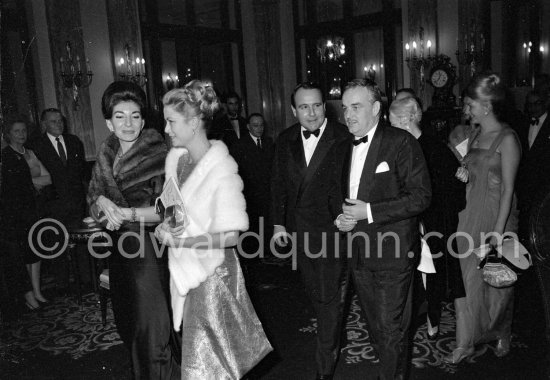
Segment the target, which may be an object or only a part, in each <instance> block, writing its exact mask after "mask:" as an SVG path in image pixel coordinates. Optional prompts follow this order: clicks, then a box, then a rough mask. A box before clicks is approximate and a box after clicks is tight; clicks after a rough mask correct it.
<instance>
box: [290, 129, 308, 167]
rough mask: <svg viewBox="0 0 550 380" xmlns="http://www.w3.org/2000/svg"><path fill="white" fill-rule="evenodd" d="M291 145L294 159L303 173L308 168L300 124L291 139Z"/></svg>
mask: <svg viewBox="0 0 550 380" xmlns="http://www.w3.org/2000/svg"><path fill="white" fill-rule="evenodd" d="M289 146H290V154H291V156H292V160H293V161H294V163H295V164H296V166H297V167H298V169H299V170H300V173H301V175H302V174H303V172H304V171H305V169H306V156H305V153H304V144H302V138H301V136H300V127H299V126H298V128H297V133H295V134H294V136H293V139H292V140H290V141H289Z"/></svg>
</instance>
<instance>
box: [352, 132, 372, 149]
mask: <svg viewBox="0 0 550 380" xmlns="http://www.w3.org/2000/svg"><path fill="white" fill-rule="evenodd" d="M368 141H369V136H368V135H366V136H363V137H361V138H360V139H356V140H353V145H354V146H357V145H359V144H362V143H366V142H368Z"/></svg>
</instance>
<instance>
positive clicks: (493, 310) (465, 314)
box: [455, 131, 517, 348]
mask: <svg viewBox="0 0 550 380" xmlns="http://www.w3.org/2000/svg"><path fill="white" fill-rule="evenodd" d="M505 133H506V131H502V132H501V133H500V134H499V135H498V136H497V137H496V138H495V140H494V142H493V143H492V145H491V147H490V148H489V149H482V148H473V147H470V150H469V152H468V154H467V155H466V157H465V158H464V161H465V163H466V165H467V168H468V172H469V178H468V184H467V187H466V208H465V209H464V210H463V211H462V212H461V213H460V214H459V223H458V232H461V233H466V234H469V235H470V236H471V237H472V239H473V247H479V246H480V245H481V244H483V243H485V242H484V241H483V242H482V241H481V237H480V236H481V234H482V233H489V232H492V231H493V228H494V226H495V222H496V220H497V216H498V212H499V204H500V195H501V183H502V172H501V169H502V168H501V157H500V152H498V151H497V148H498V146H499V144H500V142H501V141H502V138H503V136H504V134H505ZM470 140H471V141H472V139H470ZM505 232H516V233H517V210H516V200H515V196H514V199H513V202H512V207H511V210H510V214H509V217H508V221H507V223H506V227H505ZM457 243H458V253H459V254H461V256H462V255H464V257H461V258H460V266H461V270H462V278H463V281H464V288H465V291H466V297H464V298H459V299H457V300H456V301H455V305H456V318H457V327H456V338H457V347H463V348H467V347H473V345H475V344H477V343H484V342H489V341H492V340H496V339H499V338H508V337H509V336H510V334H511V326H512V314H513V298H514V288H513V287H508V288H500V289H498V288H494V287H492V286H490V285H488V284H487V283H485V282H484V281H483V279H482V271H481V270H479V269H477V266H478V264H479V259H478V258H477V256H476V255H474V254H468V251H469V249H471V248H473V247H470V246H469V242H468V240H467V239H466V238H464V237H458V238H457Z"/></svg>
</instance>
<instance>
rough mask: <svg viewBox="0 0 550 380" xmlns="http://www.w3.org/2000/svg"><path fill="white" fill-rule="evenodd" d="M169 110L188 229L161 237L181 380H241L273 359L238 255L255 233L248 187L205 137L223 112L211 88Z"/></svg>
mask: <svg viewBox="0 0 550 380" xmlns="http://www.w3.org/2000/svg"><path fill="white" fill-rule="evenodd" d="M163 103H164V118H165V120H166V128H165V132H166V133H167V134H168V135H169V136H170V138H171V140H172V146H173V148H172V149H171V150H170V152H169V153H168V157H167V158H166V181H165V182H168V181H169V180H170V177H173V178H174V179H175V180H176V183H177V184H178V185H179V187H180V191H181V193H182V196H183V200H184V206H185V210H186V212H187V219H188V221H187V223H185V225H184V226H180V227H175V228H171V227H170V224H169V220H168V219H166V220H165V221H164V222H163V223H162V224H160V225H159V226H158V227H157V229H156V231H155V235H156V236H157V238H158V239H159V240H160V241H161V242H163V243H164V244H167V245H168V246H169V268H170V292H171V299H172V309H173V318H174V327H175V329H176V330H180V328H181V331H182V363H181V367H182V379H183V380H185V379H239V378H241V377H243V376H244V375H245V374H246V372H248V371H249V370H250V369H251V368H252V367H253V366H254V365H256V364H257V363H258V362H259V361H260V360H261V359H262V358H263V357H264V356H265V355H266V354H267V353H268V352H269V351H271V346H270V344H269V342H268V341H267V338H266V336H265V334H264V331H263V329H262V325H261V323H260V322H259V320H258V317H257V316H256V312H255V311H254V308H253V307H252V304H251V303H250V299H249V297H248V294H247V293H246V289H245V286H244V280H243V276H242V272H241V268H240V266H239V262H238V259H237V257H236V254H235V250H234V249H233V247H234V246H235V245H236V244H237V243H238V237H239V231H245V230H247V229H248V216H247V214H246V204H245V200H244V196H243V194H242V190H243V182H242V180H241V178H240V177H239V175H238V174H237V164H236V163H235V161H234V160H233V158H232V157H231V156H230V155H229V152H228V150H227V147H226V146H225V144H224V143H223V142H221V141H217V140H208V139H207V137H206V133H207V128H208V126H209V125H210V123H211V120H212V117H213V114H214V112H216V111H217V110H218V109H219V103H218V99H217V97H216V93H215V92H214V90H213V89H212V87H211V86H209V85H208V84H207V83H205V82H201V81H199V80H193V81H191V82H189V83H188V84H187V85H185V86H184V87H183V88H176V89H173V90H171V91H170V92H168V93H167V94H166V95H164V98H163Z"/></svg>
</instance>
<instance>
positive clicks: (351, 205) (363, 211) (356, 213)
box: [342, 198, 368, 221]
mask: <svg viewBox="0 0 550 380" xmlns="http://www.w3.org/2000/svg"><path fill="white" fill-rule="evenodd" d="M342 211H343V212H344V215H345V216H346V218H348V220H355V221H358V220H363V219H367V218H368V213H367V203H366V202H363V201H361V200H359V199H349V198H346V202H345V203H344V204H343V205H342Z"/></svg>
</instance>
